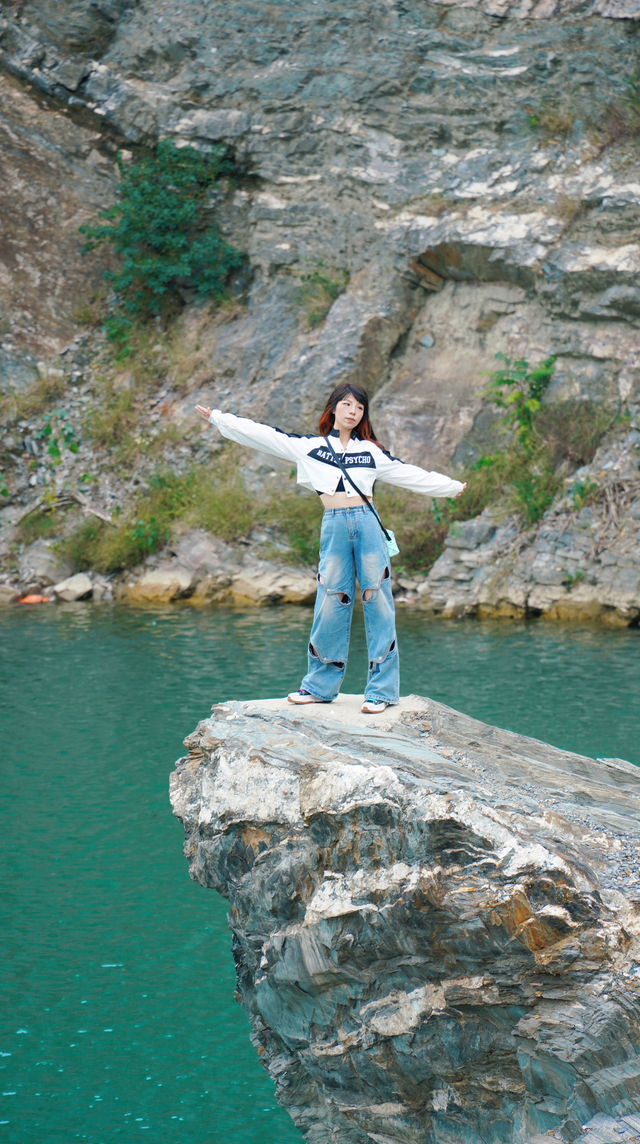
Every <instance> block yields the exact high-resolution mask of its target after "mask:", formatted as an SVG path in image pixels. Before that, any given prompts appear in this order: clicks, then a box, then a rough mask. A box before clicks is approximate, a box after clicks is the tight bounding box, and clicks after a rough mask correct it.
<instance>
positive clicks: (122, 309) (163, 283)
mask: <svg viewBox="0 0 640 1144" xmlns="http://www.w3.org/2000/svg"><path fill="white" fill-rule="evenodd" d="M117 163H118V170H119V172H120V184H119V186H118V191H117V201H116V202H115V203H114V205H113V206H112V207H110V208H109V209H108V210H105V211H101V212H100V214H99V217H100V218H101V219H104V220H105V221H104V222H102V223H100V224H99V225H97V226H83V227H80V232H81V234H84V235H85V236H86V238H87V241H86V243H85V245H84V247H83V251H84V252H88V251H91V250H95V248H96V247H98V246H100V245H101V244H102V243H105V242H106V243H109V244H110V245H111V246H112V247H113V249H114V250H115V252H116V254H117V256H118V258H119V261H120V266H119V269H117V270H105V271H104V277H105V278H106V279H107V281H109V282H110V283H111V284H112V286H113V289H114V291H115V293H116V299H117V304H116V313H115V314H114V315H113V316H112V317H111V318H110V319H109V320H108V321H107V323H106V329H107V335H108V336H109V337H110V338H111V339H112V340H114V341H117V342H119V343H120V344H121V346H122V345H125V344H126V342H127V339H128V335H129V333H130V332H131V331H132V329H133V327H134V325H135V324H136V323H139V322H145V321H148V320H149V319H150V318H153V317H156V316H158V315H161V316H166V315H168V314H170V313H172V312H173V311H175V310H176V309H177V308H179V306H180V305H181V302H182V297H181V292H182V291H183V290H184V289H185V288H191V289H194V290H195V291H196V293H197V294H198V295H200V297H209V298H214V299H220V298H222V296H223V295H224V291H225V285H226V282H227V279H228V276H229V273H230V271H231V270H232V269H233V267H235V266H238V265H239V263H240V262H241V259H242V256H241V254H240V252H239V251H238V250H236V249H235V247H233V246H230V245H229V243H227V242H225V241H224V239H223V238H222V237H221V235H220V231H219V229H218V226H217V223H216V222H215V221H214V220H213V219H212V218H211V216H210V211H209V199H210V195H211V191H212V189H213V188H214V187H215V184H216V183H217V181H218V180H219V179H220V178H221V177H222V176H224V175H227V174H229V173H230V172H231V170H232V165H231V163H230V161H229V159H228V158H227V156H226V152H225V149H224V147H217V148H215V149H214V150H213V151H210V152H207V153H206V154H204V153H202V152H200V151H197V150H196V149H195V148H194V147H190V146H188V147H176V145H175V143H174V142H173V141H172V140H171V139H165V140H163V141H162V142H160V143H158V145H157V147H156V148H155V151H154V152H153V153H152V154H150V155H146V156H144V157H143V158H142V159H140V160H139V161H138V162H136V163H127V162H125V160H124V159H123V158H122V156H118V160H117Z"/></svg>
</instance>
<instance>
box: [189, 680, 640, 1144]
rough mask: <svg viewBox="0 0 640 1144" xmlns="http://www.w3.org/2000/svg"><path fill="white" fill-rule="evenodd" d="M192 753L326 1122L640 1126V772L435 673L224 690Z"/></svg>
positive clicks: (369, 1133) (293, 1058) (409, 1139)
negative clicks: (587, 753) (474, 701)
mask: <svg viewBox="0 0 640 1144" xmlns="http://www.w3.org/2000/svg"><path fill="white" fill-rule="evenodd" d="M185 745H186V746H187V748H188V750H189V754H188V756H187V757H185V758H184V759H181V760H179V761H178V763H177V764H176V769H175V771H174V773H173V774H172V776H171V799H172V805H173V811H174V814H175V815H176V816H177V817H178V818H179V819H180V820H181V821H182V822H183V824H184V827H185V848H184V852H185V856H186V857H187V859H188V862H189V869H190V874H191V877H192V878H193V879H194V880H195V881H197V882H199V883H200V884H201V885H203V886H205V887H210V888H215V889H216V890H217V891H218V892H219V893H221V894H222V895H223V896H225V897H226V898H227V899H228V901H229V903H230V913H229V924H230V927H231V930H232V933H233V954H234V957H235V962H236V970H237V979H238V986H237V989H238V997H239V999H240V1000H241V1002H242V1004H243V1006H244V1008H245V1010H246V1012H247V1013H248V1015H249V1019H250V1022H251V1038H252V1042H253V1044H254V1046H255V1047H256V1049H257V1051H258V1053H259V1054H260V1058H261V1060H262V1063H263V1064H264V1065H265V1067H266V1068H267V1070H268V1072H269V1073H270V1075H271V1077H272V1078H273V1080H274V1082H275V1084H276V1092H277V1097H278V1100H279V1101H280V1103H281V1104H282V1105H283V1107H284V1108H285V1109H286V1110H287V1111H288V1112H289V1113H290V1115H291V1116H292V1118H293V1120H294V1121H295V1123H296V1124H297V1126H298V1127H299V1129H300V1131H301V1132H302V1134H303V1136H304V1137H305V1139H306V1140H307V1141H308V1142H309V1144H329V1142H330V1141H335V1140H337V1139H339V1140H340V1142H341V1144H369V1142H370V1141H371V1140H372V1139H373V1140H378V1141H393V1142H394V1144H397V1142H401V1144H424V1142H425V1141H427V1142H431V1144H445V1142H447V1144H450V1142H451V1141H454V1140H455V1141H457V1142H464V1144H466V1142H468V1144H471V1142H472V1141H476V1140H478V1139H482V1140H483V1141H485V1144H511V1142H513V1144H539V1142H542V1141H545V1144H550V1142H552V1144H556V1142H561V1141H566V1142H574V1144H604V1142H605V1141H611V1140H615V1141H632V1140H635V1141H637V1139H638V1133H639V1130H640V1118H639V1116H638V1110H639V1108H640V1070H639V1069H638V1066H637V1061H638V1060H640V984H639V982H640V914H639V912H638V901H639V900H640V825H639V823H640V769H639V768H637V767H634V766H633V765H631V764H630V763H626V762H624V761H621V760H613V759H602V760H598V761H596V760H593V759H588V758H584V757H582V756H578V755H574V754H571V753H567V752H562V751H560V750H557V749H556V748H552V747H549V746H548V745H546V744H544V743H541V742H538V741H536V740H533V739H528V738H526V737H523V736H519V735H516V734H513V733H511V732H506V731H502V730H500V729H498V728H495V727H490V726H488V725H486V724H483V723H481V722H479V721H478V720H474V719H471V718H469V717H468V716H466V715H464V714H462V713H460V712H457V711H454V710H452V709H451V708H448V707H445V706H444V705H442V704H439V703H435V702H434V701H432V700H429V699H425V698H421V697H419V696H410V697H408V698H407V699H402V700H401V702H400V704H399V705H398V706H397V707H395V708H390V709H388V710H387V711H386V712H385V713H384V715H383V716H380V717H376V718H375V719H372V718H371V717H367V716H364V715H361V714H360V712H359V703H358V699H357V697H355V696H341V697H340V698H339V700H337V701H336V702H335V703H334V704H331V705H329V706H326V707H325V706H321V705H316V706H314V707H311V708H309V709H306V708H305V709H304V711H301V710H300V709H297V708H293V709H292V708H291V706H290V705H287V704H286V702H284V703H283V701H282V700H267V701H261V702H255V703H238V702H228V703H223V704H220V705H218V706H216V707H214V708H213V711H212V715H211V717H210V718H209V719H205V720H204V721H203V722H201V723H200V724H199V726H198V728H197V729H196V731H195V732H194V733H193V734H192V735H190V736H189V737H188V738H187V739H186V740H185Z"/></svg>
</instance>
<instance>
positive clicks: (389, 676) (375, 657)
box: [354, 509, 400, 703]
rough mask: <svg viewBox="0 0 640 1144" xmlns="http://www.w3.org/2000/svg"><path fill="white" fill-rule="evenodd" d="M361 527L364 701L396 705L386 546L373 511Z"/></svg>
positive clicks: (397, 690)
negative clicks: (365, 661) (365, 669)
mask: <svg viewBox="0 0 640 1144" xmlns="http://www.w3.org/2000/svg"><path fill="white" fill-rule="evenodd" d="M363 512H365V513H366V514H367V515H366V516H365V517H364V518H363V520H362V523H361V537H360V543H359V544H357V545H356V547H355V550H354V556H355V562H356V573H357V576H358V583H359V584H360V590H361V592H362V611H363V613H364V628H365V633H366V637H367V654H368V656H369V671H368V675H367V686H366V687H365V691H364V697H365V699H369V700H371V702H374V703H379V702H384V703H397V702H398V699H399V694H400V659H399V655H398V639H397V636H396V619H395V605H394V602H393V593H392V591H391V568H390V566H389V554H388V552H387V545H386V542H385V539H384V536H383V533H382V529H381V528H380V525H379V524H378V521H377V520H376V518H375V517H374V515H373V513H372V512H371V510H370V509H363Z"/></svg>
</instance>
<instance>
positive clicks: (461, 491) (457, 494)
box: [454, 481, 467, 500]
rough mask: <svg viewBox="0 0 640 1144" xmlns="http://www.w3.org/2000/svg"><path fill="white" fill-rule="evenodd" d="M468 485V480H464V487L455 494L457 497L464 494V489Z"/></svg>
mask: <svg viewBox="0 0 640 1144" xmlns="http://www.w3.org/2000/svg"><path fill="white" fill-rule="evenodd" d="M466 487H467V482H466V481H465V482H464V484H463V486H462V488H461V489H460V492H459V493H456V494H455V496H456V497H461V496H462V494H463V492H464V490H465V489H466ZM454 500H455V497H454Z"/></svg>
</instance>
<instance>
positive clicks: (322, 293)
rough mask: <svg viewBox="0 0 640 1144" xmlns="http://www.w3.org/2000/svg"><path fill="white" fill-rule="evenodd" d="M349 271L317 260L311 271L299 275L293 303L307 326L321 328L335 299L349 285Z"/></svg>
mask: <svg viewBox="0 0 640 1144" xmlns="http://www.w3.org/2000/svg"><path fill="white" fill-rule="evenodd" d="M349 278H350V275H349V271H348V270H347V269H346V268H345V267H342V268H341V269H338V268H337V267H335V266H325V265H324V262H322V260H321V259H319V260H318V261H317V262H316V264H315V266H314V267H313V269H312V270H308V271H306V272H305V273H304V274H301V275H300V285H299V286H298V288H297V289H296V291H295V295H294V297H295V301H296V302H297V303H298V305H299V306H300V307H301V309H302V311H303V313H304V316H305V321H306V324H307V326H309V327H310V328H312V329H313V328H315V327H316V326H321V325H322V323H323V322H324V320H325V318H326V316H327V314H328V313H329V310H330V309H331V307H332V306H333V303H334V302H335V300H336V298H339V297H340V295H341V294H344V292H345V290H346V289H347V286H348V285H349Z"/></svg>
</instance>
